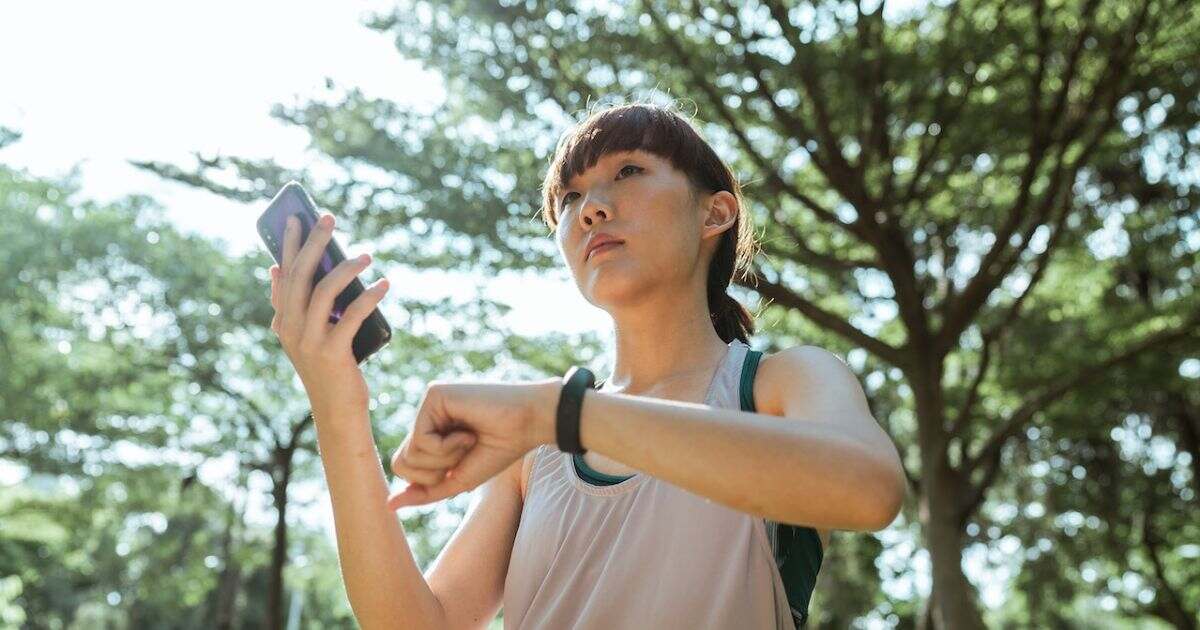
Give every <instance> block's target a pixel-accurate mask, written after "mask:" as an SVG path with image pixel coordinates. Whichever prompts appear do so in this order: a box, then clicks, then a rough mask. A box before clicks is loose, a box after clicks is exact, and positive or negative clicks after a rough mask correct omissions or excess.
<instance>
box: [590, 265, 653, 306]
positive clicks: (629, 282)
mask: <svg viewBox="0 0 1200 630" xmlns="http://www.w3.org/2000/svg"><path fill="white" fill-rule="evenodd" d="M589 271H590V270H589ZM585 281H586V282H588V284H587V285H584V286H580V289H579V290H580V293H581V294H583V297H584V299H586V300H587V301H588V302H589V303H590V304H591V305H592V306H595V307H596V308H599V309H602V310H604V311H608V312H610V313H611V312H612V310H613V309H614V308H619V307H620V306H621V305H622V304H628V303H630V302H634V301H636V300H637V298H638V296H639V295H641V294H643V293H646V292H649V291H652V290H653V288H654V287H653V286H651V283H649V282H645V281H639V279H638V278H637V277H636V276H633V275H632V274H616V273H601V274H589V275H588V277H587V278H586V280H585Z"/></svg>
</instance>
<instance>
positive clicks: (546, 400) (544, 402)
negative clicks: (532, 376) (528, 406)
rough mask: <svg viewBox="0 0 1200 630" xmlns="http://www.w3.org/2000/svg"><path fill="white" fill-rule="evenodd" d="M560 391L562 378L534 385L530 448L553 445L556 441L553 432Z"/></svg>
mask: <svg viewBox="0 0 1200 630" xmlns="http://www.w3.org/2000/svg"><path fill="white" fill-rule="evenodd" d="M561 392H562V379H560V378H552V379H547V380H545V381H541V382H539V383H538V384H537V386H536V387H535V395H534V400H535V402H534V405H533V410H532V411H531V413H530V418H531V424H532V431H531V432H530V433H531V435H530V442H531V444H532V446H531V447H530V448H536V447H538V446H541V445H543V444H548V445H551V446H554V445H556V444H557V443H558V438H557V435H556V434H555V426H554V423H555V420H556V418H557V410H558V397H559V394H560V393H561Z"/></svg>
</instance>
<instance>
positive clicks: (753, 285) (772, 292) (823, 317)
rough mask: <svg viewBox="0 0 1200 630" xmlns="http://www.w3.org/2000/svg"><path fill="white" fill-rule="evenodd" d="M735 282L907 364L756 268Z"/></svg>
mask: <svg viewBox="0 0 1200 630" xmlns="http://www.w3.org/2000/svg"><path fill="white" fill-rule="evenodd" d="M737 283H738V284H739V285H741V286H744V287H746V288H748V289H752V290H753V291H755V292H757V293H758V294H759V295H762V296H763V297H765V298H768V299H770V300H772V301H774V302H777V303H778V304H780V305H781V306H786V307H788V308H792V309H795V310H797V311H800V313H801V314H803V315H804V316H805V317H807V318H808V319H810V320H812V321H813V323H815V324H817V325H818V326H820V327H821V328H823V329H825V330H828V331H830V332H833V333H836V334H838V335H840V336H842V337H843V338H845V339H846V340H847V341H850V342H851V343H853V344H855V345H858V346H861V347H863V348H865V349H866V350H869V351H870V352H872V353H873V354H875V356H877V357H879V358H880V359H882V360H884V361H886V362H888V363H890V364H892V365H894V366H897V367H905V366H907V365H908V360H907V358H906V355H905V354H904V353H903V352H901V351H900V349H899V348H895V347H893V346H891V345H888V344H887V343H885V342H883V341H880V340H878V339H876V338H874V337H872V336H870V335H868V334H866V333H864V332H863V331H861V330H859V329H858V328H856V327H855V326H853V325H852V324H851V323H850V322H848V321H846V319H845V318H844V317H841V316H839V315H835V314H833V313H830V312H829V311H826V310H825V309H823V308H821V307H820V306H817V305H816V304H815V303H813V302H810V301H809V300H807V299H805V298H803V297H801V296H800V295H798V294H797V293H795V292H794V291H792V290H791V289H788V288H787V287H784V286H783V285H781V284H777V283H775V282H771V281H770V280H767V279H766V278H765V277H764V276H763V275H762V274H760V273H758V271H757V269H754V270H752V271H751V274H750V277H749V278H747V279H738V280H737Z"/></svg>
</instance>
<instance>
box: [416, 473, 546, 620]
mask: <svg viewBox="0 0 1200 630" xmlns="http://www.w3.org/2000/svg"><path fill="white" fill-rule="evenodd" d="M530 457H531V456H530V455H526V456H525V457H523V458H521V459H518V460H516V461H515V462H513V463H512V465H510V466H509V467H508V468H507V469H505V470H504V471H503V472H501V473H500V474H498V475H496V476H494V477H492V478H491V479H489V480H487V481H486V482H484V483H483V485H481V486H479V492H478V494H476V495H475V498H474V500H473V501H472V502H471V507H470V508H469V509H468V510H467V515H466V517H465V518H464V519H463V522H462V525H460V526H459V528H458V530H457V531H455V532H454V535H453V536H452V537H451V538H450V540H449V542H447V543H446V546H445V547H444V548H443V549H442V553H441V554H440V555H439V556H438V558H437V560H436V561H434V563H433V565H432V566H430V568H429V571H428V572H427V574H426V578H427V579H428V581H429V586H430V588H432V589H433V592H434V593H436V594H437V596H438V599H439V600H440V601H442V602H444V603H445V606H444V609H445V613H446V625H445V627H446V628H451V629H455V630H459V629H462V630H482V629H483V628H487V626H488V624H489V623H491V621H492V619H494V618H495V617H496V612H497V611H498V610H499V609H500V605H501V600H502V598H503V596H504V579H505V576H506V575H507V574H508V561H509V558H510V557H511V555H512V548H513V541H514V540H515V539H516V536H517V526H518V525H519V524H520V521H521V505H522V503H523V501H522V498H521V497H522V493H521V488H520V485H521V475H522V462H525V461H528V460H529V459H530Z"/></svg>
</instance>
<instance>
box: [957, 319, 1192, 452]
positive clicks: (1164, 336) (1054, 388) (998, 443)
mask: <svg viewBox="0 0 1200 630" xmlns="http://www.w3.org/2000/svg"><path fill="white" fill-rule="evenodd" d="M1197 325H1200V313H1196V314H1193V315H1192V316H1191V317H1189V318H1188V319H1187V320H1185V321H1184V324H1183V325H1182V326H1180V327H1179V328H1171V329H1168V330H1164V331H1159V332H1158V333H1155V334H1153V335H1150V336H1149V337H1147V338H1145V339H1143V340H1141V341H1138V342H1136V343H1134V344H1132V345H1131V346H1130V347H1129V348H1127V349H1125V350H1124V351H1122V352H1119V353H1117V354H1115V355H1113V356H1112V357H1110V358H1108V359H1106V360H1104V361H1102V362H1100V363H1095V364H1092V365H1090V366H1087V367H1084V368H1082V369H1080V370H1079V371H1078V372H1076V373H1075V374H1073V375H1068V376H1066V377H1063V378H1060V379H1058V381H1056V382H1054V383H1052V384H1050V385H1049V386H1047V387H1046V388H1044V389H1043V390H1042V391H1041V392H1039V393H1037V394H1035V395H1033V396H1031V397H1030V398H1029V399H1028V400H1026V401H1025V402H1024V403H1022V404H1021V405H1020V407H1018V408H1017V410H1016V411H1014V412H1013V414H1012V415H1011V416H1010V417H1009V419H1008V420H1007V421H1006V422H1005V423H1004V424H1003V425H1002V426H1001V427H1000V429H999V430H997V431H996V432H995V433H993V434H992V436H991V437H990V438H989V439H988V440H987V441H986V442H985V443H984V444H983V446H982V447H980V449H979V451H978V453H977V454H976V455H975V456H974V457H971V458H970V459H969V460H968V461H967V462H964V470H965V471H966V472H967V474H968V475H969V474H970V473H971V472H973V471H975V470H977V469H978V468H979V467H980V466H981V465H982V464H983V462H985V461H988V460H990V459H994V458H995V456H996V453H998V452H999V451H1000V450H1001V449H1002V448H1004V445H1005V444H1006V443H1007V442H1008V440H1009V439H1010V438H1011V437H1012V436H1013V435H1014V434H1016V433H1017V431H1019V430H1020V429H1021V427H1022V426H1024V425H1025V423H1026V422H1028V421H1029V419H1030V418H1032V417H1033V414H1035V413H1037V412H1038V411H1041V410H1042V409H1044V408H1046V406H1048V405H1050V404H1051V403H1053V402H1055V401H1056V400H1058V399H1059V398H1061V397H1062V396H1064V395H1066V394H1067V393H1069V392H1071V390H1073V389H1075V388H1076V387H1079V386H1080V385H1082V384H1083V383H1086V382H1088V381H1091V380H1093V379H1095V378H1097V377H1099V376H1101V375H1102V374H1104V372H1106V371H1108V370H1109V369H1112V368H1113V367H1115V366H1117V365H1119V364H1121V363H1123V362H1125V361H1128V360H1130V359H1133V358H1135V357H1137V356H1138V355H1139V354H1141V353H1142V352H1145V351H1146V350H1149V349H1151V348H1155V347H1158V346H1163V345H1167V344H1170V343H1173V342H1175V341H1178V340H1180V339H1185V338H1188V337H1189V336H1190V335H1194V334H1195V327H1196V326H1197Z"/></svg>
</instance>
